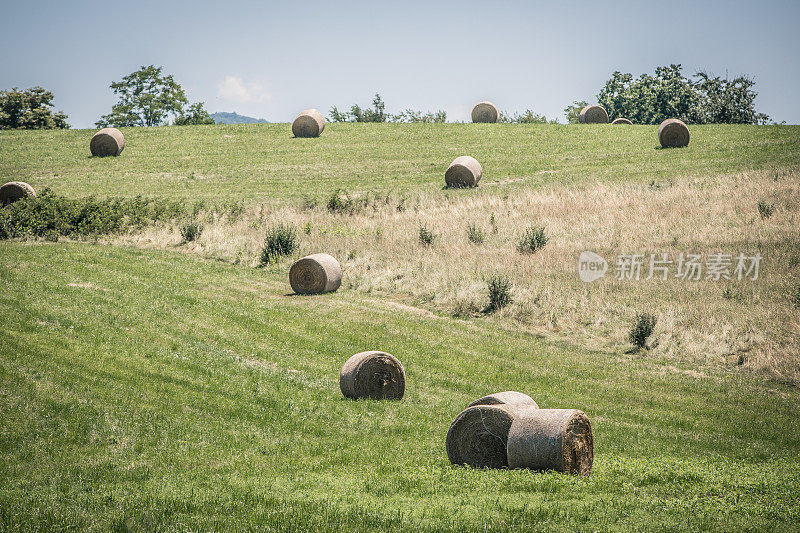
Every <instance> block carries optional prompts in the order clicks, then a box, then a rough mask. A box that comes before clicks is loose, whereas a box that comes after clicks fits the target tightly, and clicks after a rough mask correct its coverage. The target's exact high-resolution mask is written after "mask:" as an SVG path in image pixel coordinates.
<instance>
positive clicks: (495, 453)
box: [445, 391, 594, 476]
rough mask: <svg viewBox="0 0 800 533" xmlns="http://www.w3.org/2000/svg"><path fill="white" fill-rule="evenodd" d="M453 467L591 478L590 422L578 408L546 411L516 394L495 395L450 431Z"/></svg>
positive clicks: (471, 408)
mask: <svg viewBox="0 0 800 533" xmlns="http://www.w3.org/2000/svg"><path fill="white" fill-rule="evenodd" d="M445 446H446V448H447V456H448V458H449V459H450V462H451V463H453V464H466V465H469V466H473V467H484V468H486V467H488V468H526V469H531V470H555V471H557V472H565V473H570V474H578V475H582V476H588V475H589V473H590V472H591V469H592V461H593V459H594V440H593V436H592V426H591V423H590V422H589V418H588V417H587V416H586V414H585V413H584V412H583V411H579V410H577V409H540V408H539V406H538V405H537V404H536V402H535V401H534V400H533V399H532V398H531V397H530V396H528V395H526V394H523V393H521V392H516V391H506V392H500V393H497V394H490V395H489V396H484V397H483V398H480V399H478V400H476V401H474V402H472V403H471V404H470V405H469V406H467V408H466V409H464V410H463V411H461V413H459V415H458V416H457V417H456V419H455V420H454V421H453V423H452V424H451V425H450V429H449V430H448V432H447V438H446V440H445Z"/></svg>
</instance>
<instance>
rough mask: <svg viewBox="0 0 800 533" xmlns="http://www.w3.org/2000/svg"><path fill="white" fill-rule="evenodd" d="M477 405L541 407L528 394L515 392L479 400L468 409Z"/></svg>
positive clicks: (495, 394)
mask: <svg viewBox="0 0 800 533" xmlns="http://www.w3.org/2000/svg"><path fill="white" fill-rule="evenodd" d="M476 405H514V406H518V405H527V406H531V407H537V408H538V407H539V406H538V405H536V402H535V401H533V398H531V397H530V396H528V395H527V394H523V393H521V392H517V391H513V390H509V391H505V392H496V393H494V394H489V395H487V396H484V397H483V398H478V399H477V400H475V401H474V402H472V403H471V404H469V405H468V407H474V406H476Z"/></svg>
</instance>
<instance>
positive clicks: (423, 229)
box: [419, 224, 436, 246]
mask: <svg viewBox="0 0 800 533" xmlns="http://www.w3.org/2000/svg"><path fill="white" fill-rule="evenodd" d="M435 240H436V234H435V233H433V231H431V230H430V229H428V226H426V225H424V224H423V225H422V226H420V227H419V242H421V243H422V244H424V245H425V246H431V245H432V244H433V242H434V241H435Z"/></svg>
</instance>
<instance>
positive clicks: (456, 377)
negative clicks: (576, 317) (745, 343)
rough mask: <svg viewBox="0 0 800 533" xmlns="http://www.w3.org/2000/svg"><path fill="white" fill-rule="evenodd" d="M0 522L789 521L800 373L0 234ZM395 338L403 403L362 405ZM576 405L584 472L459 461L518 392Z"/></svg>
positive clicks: (586, 526)
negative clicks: (361, 382)
mask: <svg viewBox="0 0 800 533" xmlns="http://www.w3.org/2000/svg"><path fill="white" fill-rule="evenodd" d="M0 258H1V259H0V395H2V402H0V418H1V419H2V420H3V423H2V424H1V425H0V455H1V456H0V528H1V529H3V530H17V529H25V530H55V529H80V530H121V531H138V530H165V529H166V530H177V529H180V530H211V529H213V530H222V529H271V530H276V531H281V530H284V531H288V530H297V529H311V530H318V531H342V530H348V531H374V530H401V529H402V530H408V529H414V530H424V531H427V530H430V531H433V530H452V531H504V530H519V529H520V528H527V529H531V530H564V531H567V530H570V531H597V530H602V531H605V530H643V529H648V530H672V531H674V530H718V531H730V530H766V529H769V530H774V529H778V530H783V529H786V530H789V529H793V528H796V527H797V525H798V523H800V507H798V506H797V494H798V491H800V462H798V456H797V450H798V449H800V422H799V421H800V407H798V406H799V405H800V403H798V391H797V389H796V388H793V387H787V386H782V385H780V384H776V383H763V382H761V381H759V380H757V379H754V378H753V376H751V375H747V374H735V373H731V372H726V371H718V372H713V373H711V374H709V375H707V376H705V377H698V376H697V375H696V374H694V373H692V372H688V371H687V372H685V371H683V370H682V369H679V368H675V367H674V366H672V365H668V364H663V363H660V362H654V361H651V360H649V359H648V358H646V357H642V356H640V355H630V356H622V355H609V354H606V353H602V352H597V351H591V350H586V349H583V348H580V347H575V346H568V345H565V344H561V343H554V342H550V341H546V340H544V339H540V338H537V337H536V336H532V335H528V334H524V333H521V332H509V331H506V330H502V329H499V328H498V327H497V325H498V323H497V322H496V321H495V320H493V319H487V320H481V321H468V322H464V321H460V320H453V319H449V318H442V317H431V316H428V315H424V314H420V313H417V312H411V310H404V309H403V307H402V306H396V305H392V304H390V303H389V302H386V301H381V300H374V299H371V298H369V297H367V296H364V295H361V294H359V293H357V292H355V291H352V290H347V289H346V288H343V289H342V290H340V291H339V292H337V293H334V294H330V295H324V296H319V297H299V296H292V295H289V294H288V293H289V292H290V289H289V286H288V283H287V280H286V276H285V272H283V271H277V270H276V271H272V270H269V269H266V270H265V269H252V268H247V267H245V266H243V265H231V264H229V263H223V262H218V261H208V260H204V259H202V258H198V257H196V256H191V255H186V254H179V253H176V252H174V251H172V252H167V251H161V250H155V251H154V250H140V249H131V248H125V247H119V246H117V247H108V246H97V245H91V244H76V243H42V242H40V243H35V242H33V243H32V242H6V243H0ZM376 348H378V349H382V350H386V351H388V352H390V353H392V354H394V355H396V356H397V357H399V358H400V359H401V360H402V361H403V364H404V365H405V368H406V372H407V376H408V385H409V386H408V388H407V395H406V397H405V398H404V399H403V400H402V401H400V402H376V401H348V400H345V399H344V398H343V397H342V396H341V393H340V392H339V390H338V382H337V381H338V373H339V369H340V367H341V364H342V363H343V362H344V361H345V360H346V359H347V358H348V357H349V356H350V355H352V354H353V353H356V352H358V351H361V350H365V349H376ZM508 389H512V390H520V391H522V392H525V393H528V394H530V395H531V396H532V397H533V398H534V399H535V400H536V401H537V402H538V403H539V404H540V405H541V406H542V407H546V408H549V407H573V408H580V409H583V410H584V411H586V412H587V414H588V415H589V417H590V419H591V421H592V424H593V429H594V435H595V443H596V444H595V445H596V449H595V465H594V470H593V473H592V475H591V476H590V477H589V478H588V479H577V478H574V477H572V476H565V475H559V474H555V473H534V472H527V471H509V470H495V471H491V470H481V469H472V468H465V467H455V466H452V465H450V464H449V462H448V460H447V456H446V454H445V450H444V437H445V433H446V431H447V427H448V425H449V423H450V421H451V420H452V419H453V418H454V417H455V415H456V414H457V413H458V411H459V410H460V409H462V408H463V407H464V406H465V405H466V404H467V403H469V402H470V401H471V400H473V399H475V398H477V397H479V396H482V395H484V394H486V393H490V392H497V391H500V390H508Z"/></svg>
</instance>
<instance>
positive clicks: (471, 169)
mask: <svg viewBox="0 0 800 533" xmlns="http://www.w3.org/2000/svg"><path fill="white" fill-rule="evenodd" d="M482 176H483V167H482V166H481V164H480V163H478V160H477V159H475V158H474V157H470V156H468V155H462V156H459V157H456V158H455V159H453V162H452V163H450V166H449V167H447V171H446V172H445V173H444V181H445V183H446V184H447V186H448V187H454V188H462V187H477V186H478V182H479V181H480V179H481V177H482Z"/></svg>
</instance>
